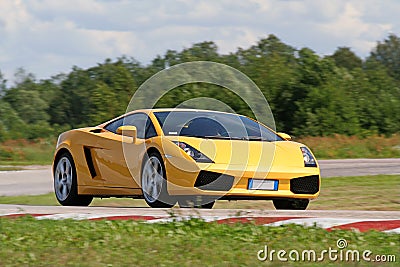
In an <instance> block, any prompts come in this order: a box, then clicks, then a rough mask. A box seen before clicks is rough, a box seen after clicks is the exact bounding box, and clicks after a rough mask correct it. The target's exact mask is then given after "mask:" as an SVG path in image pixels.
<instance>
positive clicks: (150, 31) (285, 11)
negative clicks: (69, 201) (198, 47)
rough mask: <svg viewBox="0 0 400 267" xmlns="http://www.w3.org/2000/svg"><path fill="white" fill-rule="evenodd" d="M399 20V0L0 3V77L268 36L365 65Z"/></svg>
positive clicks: (47, 73) (246, 43)
mask: <svg viewBox="0 0 400 267" xmlns="http://www.w3.org/2000/svg"><path fill="white" fill-rule="evenodd" d="M399 14H400V1H399V0H335V1H331V0H303V1H302V0H237V1H236V0H148V1H146V0H0V72H1V73H3V75H4V76H5V78H6V79H7V80H9V81H13V79H14V73H15V71H16V70H17V69H18V68H20V67H23V68H24V69H25V70H26V71H28V72H30V73H33V74H34V75H35V76H36V78H37V79H47V78H50V77H51V76H54V75H57V74H59V73H68V72H70V71H71V69H72V67H73V66H78V67H80V68H89V67H92V66H95V65H97V64H98V63H101V62H104V60H105V59H106V58H111V59H116V58H117V57H120V56H123V55H125V56H128V57H134V58H135V59H136V60H138V61H140V62H141V63H143V64H144V65H146V64H149V63H150V62H151V60H152V59H154V58H155V57H156V56H157V55H161V56H162V55H164V53H165V52H166V51H167V50H168V49H171V50H177V51H180V50H182V49H184V48H188V47H191V46H192V45H193V44H194V43H199V42H203V41H214V42H215V43H216V44H217V46H218V48H219V53H221V54H228V53H230V52H235V51H236V50H237V49H238V48H239V47H241V48H244V49H246V48H248V47H250V46H251V45H254V44H256V42H257V41H258V40H260V39H262V38H266V37H267V36H268V35H269V34H274V35H276V36H277V37H278V38H279V39H281V40H282V41H283V42H284V43H286V44H288V45H291V46H293V47H295V48H298V49H300V48H302V47H308V48H311V49H312V50H314V51H315V52H316V53H318V54H319V55H321V56H322V55H330V54H333V53H334V51H335V50H336V49H337V48H338V47H343V46H346V47H350V48H351V49H352V51H354V52H355V53H356V54H357V55H358V56H360V57H362V58H365V57H367V56H368V55H369V53H370V51H371V49H372V48H373V47H374V46H376V44H377V42H378V41H383V40H384V39H385V38H387V37H388V35H389V34H391V33H393V34H396V35H399V34H400V19H399Z"/></svg>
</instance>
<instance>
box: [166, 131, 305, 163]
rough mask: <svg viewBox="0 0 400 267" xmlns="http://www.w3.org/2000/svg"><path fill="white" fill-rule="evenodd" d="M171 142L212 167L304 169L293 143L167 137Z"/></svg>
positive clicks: (299, 152) (298, 144) (295, 143)
mask: <svg viewBox="0 0 400 267" xmlns="http://www.w3.org/2000/svg"><path fill="white" fill-rule="evenodd" d="M167 138H168V139H170V140H171V141H179V142H185V143H186V144H188V145H190V146H192V147H194V148H195V149H197V150H198V151H200V152H201V153H203V154H204V155H205V156H207V157H208V158H210V159H211V160H213V161H214V162H215V164H227V165H241V166H243V165H246V166H257V167H261V168H263V169H265V168H269V167H270V166H272V165H274V167H279V166H285V167H304V160H303V155H302V152H301V150H300V147H302V146H304V145H303V144H300V143H297V142H292V141H276V142H262V141H245V140H220V139H203V138H196V137H167Z"/></svg>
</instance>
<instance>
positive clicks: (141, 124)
mask: <svg viewBox="0 0 400 267" xmlns="http://www.w3.org/2000/svg"><path fill="white" fill-rule="evenodd" d="M122 125H132V126H136V129H137V137H138V138H141V139H145V138H146V139H147V138H150V137H154V136H156V135H157V133H156V130H155V128H154V125H153V123H152V122H151V120H150V118H149V117H148V116H147V115H146V114H144V113H137V114H132V115H128V116H125V117H124V118H121V119H118V120H116V121H113V122H111V123H110V124H108V125H107V126H106V127H105V129H106V130H108V131H111V132H113V133H116V131H117V129H118V127H120V126H122Z"/></svg>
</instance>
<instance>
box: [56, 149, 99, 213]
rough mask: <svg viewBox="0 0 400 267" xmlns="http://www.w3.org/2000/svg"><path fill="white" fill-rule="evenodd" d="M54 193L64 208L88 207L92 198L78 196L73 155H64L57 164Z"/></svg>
mask: <svg viewBox="0 0 400 267" xmlns="http://www.w3.org/2000/svg"><path fill="white" fill-rule="evenodd" d="M55 166H56V167H55V169H54V192H55V195H56V198H57V201H58V202H59V203H60V204H61V205H63V206H88V205H89V204H90V203H91V202H92V200H93V197H92V196H85V195H78V181H77V178H76V169H75V164H74V160H73V159H72V156H71V154H69V153H63V154H62V155H61V156H60V157H58V160H57V162H56V164H55Z"/></svg>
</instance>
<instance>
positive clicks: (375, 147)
mask: <svg viewBox="0 0 400 267" xmlns="http://www.w3.org/2000/svg"><path fill="white" fill-rule="evenodd" d="M296 141H298V142H300V143H304V144H306V145H307V146H309V147H310V148H311V149H312V151H313V153H314V154H315V156H316V157H317V158H318V159H347V158H399V157H400V135H399V134H397V135H393V136H391V137H384V136H378V135H375V136H368V137H365V138H360V137H357V136H345V135H334V136H326V137H303V138H299V139H297V140H296Z"/></svg>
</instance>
